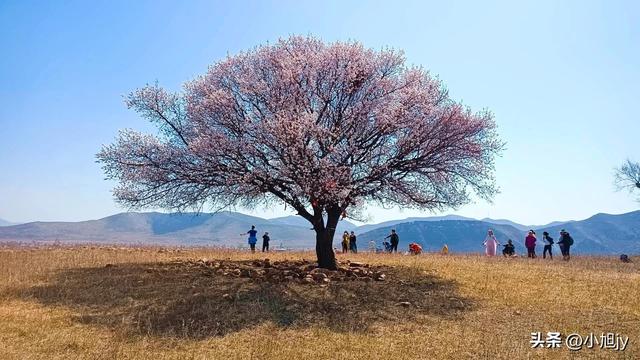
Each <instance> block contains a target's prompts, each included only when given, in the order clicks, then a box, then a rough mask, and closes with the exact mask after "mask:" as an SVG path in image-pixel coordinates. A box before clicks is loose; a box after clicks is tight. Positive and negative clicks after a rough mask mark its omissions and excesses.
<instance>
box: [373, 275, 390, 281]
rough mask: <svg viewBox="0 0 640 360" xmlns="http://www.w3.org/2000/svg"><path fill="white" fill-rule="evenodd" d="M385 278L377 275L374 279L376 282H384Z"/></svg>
mask: <svg viewBox="0 0 640 360" xmlns="http://www.w3.org/2000/svg"><path fill="white" fill-rule="evenodd" d="M386 277H387V276H386V275H385V274H377V275H376V276H375V277H374V279H376V281H384V280H385V278H386Z"/></svg>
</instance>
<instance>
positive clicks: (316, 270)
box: [309, 268, 331, 275]
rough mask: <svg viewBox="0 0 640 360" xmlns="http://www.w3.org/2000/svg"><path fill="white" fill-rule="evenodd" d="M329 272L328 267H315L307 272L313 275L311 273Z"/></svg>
mask: <svg viewBox="0 0 640 360" xmlns="http://www.w3.org/2000/svg"><path fill="white" fill-rule="evenodd" d="M330 272H331V270H328V269H323V268H315V269H313V270H311V271H310V272H309V273H310V274H311V275H313V274H327V273H330Z"/></svg>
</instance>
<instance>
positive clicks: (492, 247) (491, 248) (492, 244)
mask: <svg viewBox="0 0 640 360" xmlns="http://www.w3.org/2000/svg"><path fill="white" fill-rule="evenodd" d="M483 244H484V253H485V254H486V255H487V256H496V249H497V247H498V245H499V244H500V243H498V239H496V236H495V235H493V230H491V229H489V231H488V232H487V237H486V238H485V239H484V243H483Z"/></svg>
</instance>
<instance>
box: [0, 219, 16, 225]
mask: <svg viewBox="0 0 640 360" xmlns="http://www.w3.org/2000/svg"><path fill="white" fill-rule="evenodd" d="M11 225H17V224H16V223H13V222H11V221H7V220H4V219H0V226H11Z"/></svg>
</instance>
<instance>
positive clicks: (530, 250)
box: [524, 230, 536, 259]
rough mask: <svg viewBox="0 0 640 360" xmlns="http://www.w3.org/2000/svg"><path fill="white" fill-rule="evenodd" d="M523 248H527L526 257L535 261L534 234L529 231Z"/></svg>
mask: <svg viewBox="0 0 640 360" xmlns="http://www.w3.org/2000/svg"><path fill="white" fill-rule="evenodd" d="M524 246H525V247H526V248H527V257H528V258H532V259H535V257H536V232H535V231H533V230H529V234H527V237H526V238H525V239H524Z"/></svg>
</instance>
